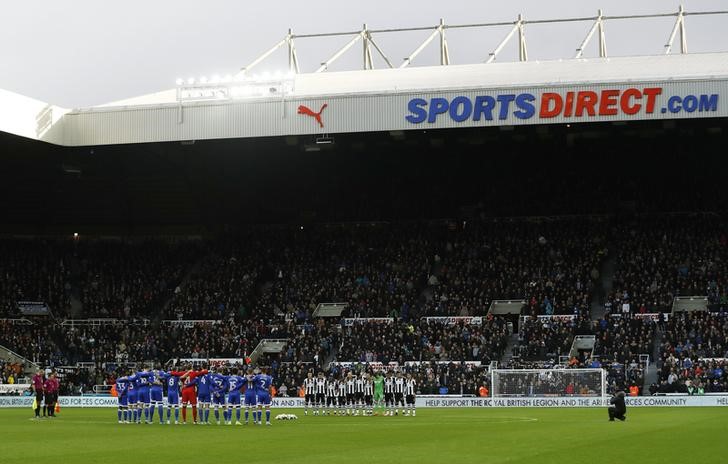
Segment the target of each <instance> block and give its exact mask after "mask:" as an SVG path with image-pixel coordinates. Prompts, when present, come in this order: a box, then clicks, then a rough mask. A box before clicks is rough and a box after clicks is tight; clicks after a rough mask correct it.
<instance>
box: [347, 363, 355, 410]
mask: <svg viewBox="0 0 728 464" xmlns="http://www.w3.org/2000/svg"><path fill="white" fill-rule="evenodd" d="M355 384H356V379H355V378H354V376H353V375H352V374H351V372H349V375H347V376H346V415H347V416H348V415H350V414H353V413H354V394H355V392H356V385H355Z"/></svg>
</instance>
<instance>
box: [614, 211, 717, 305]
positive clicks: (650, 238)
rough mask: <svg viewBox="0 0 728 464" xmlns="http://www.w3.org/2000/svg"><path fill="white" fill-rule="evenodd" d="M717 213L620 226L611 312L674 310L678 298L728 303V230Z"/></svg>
mask: <svg viewBox="0 0 728 464" xmlns="http://www.w3.org/2000/svg"><path fill="white" fill-rule="evenodd" d="M726 230H727V229H726V222H725V220H723V219H721V218H719V217H717V216H713V215H707V216H706V215H699V216H698V215H696V216H683V215H680V216H667V217H663V216H660V217H655V218H641V219H640V220H639V221H635V222H632V223H629V224H627V225H622V226H619V227H617V232H616V234H617V235H616V237H615V239H616V240H617V241H618V243H619V245H618V247H617V249H618V250H619V251H618V254H617V267H616V273H615V276H614V286H613V292H612V293H611V294H610V295H608V298H607V300H606V302H605V305H606V307H607V310H608V311H610V312H615V313H616V312H628V313H654V312H660V311H662V312H669V311H670V310H671V308H672V303H673V298H674V297H676V296H694V295H699V296H707V297H708V301H709V304H711V305H715V306H718V305H723V306H724V307H728V293H727V292H728V234H727V233H726Z"/></svg>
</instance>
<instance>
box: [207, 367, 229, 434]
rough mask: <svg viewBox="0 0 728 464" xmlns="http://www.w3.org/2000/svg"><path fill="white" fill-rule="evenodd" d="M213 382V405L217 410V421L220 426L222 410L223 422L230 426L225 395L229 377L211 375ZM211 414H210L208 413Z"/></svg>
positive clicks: (217, 374) (217, 373) (216, 374)
mask: <svg viewBox="0 0 728 464" xmlns="http://www.w3.org/2000/svg"><path fill="white" fill-rule="evenodd" d="M210 379H211V380H212V388H211V390H212V405H213V407H214V408H215V420H216V421H217V425H220V410H221V409H222V414H223V420H224V421H225V425H228V419H227V409H226V408H225V394H226V393H227V388H228V384H227V376H225V375H223V374H222V373H219V372H216V373H214V374H211V375H210ZM208 414H209V413H208Z"/></svg>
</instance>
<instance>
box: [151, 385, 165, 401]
mask: <svg viewBox="0 0 728 464" xmlns="http://www.w3.org/2000/svg"><path fill="white" fill-rule="evenodd" d="M149 392H150V395H151V397H152V401H158V402H160V403H161V402H162V389H161V388H152V389H151V390H150V391H149Z"/></svg>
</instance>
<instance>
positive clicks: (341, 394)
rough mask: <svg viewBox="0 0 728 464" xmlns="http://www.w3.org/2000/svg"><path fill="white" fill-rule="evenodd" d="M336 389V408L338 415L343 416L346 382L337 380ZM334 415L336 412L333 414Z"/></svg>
mask: <svg viewBox="0 0 728 464" xmlns="http://www.w3.org/2000/svg"><path fill="white" fill-rule="evenodd" d="M336 385H337V388H338V392H339V393H338V397H337V400H338V403H337V406H338V407H339V415H341V416H343V415H344V411H345V410H346V382H345V381H344V379H341V380H338V381H337V382H336ZM334 414H336V412H334Z"/></svg>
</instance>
